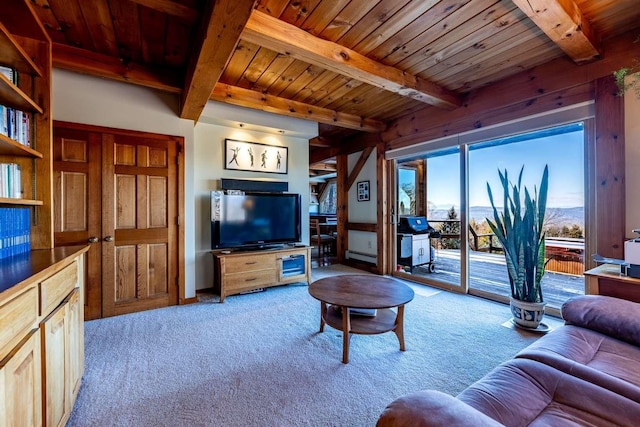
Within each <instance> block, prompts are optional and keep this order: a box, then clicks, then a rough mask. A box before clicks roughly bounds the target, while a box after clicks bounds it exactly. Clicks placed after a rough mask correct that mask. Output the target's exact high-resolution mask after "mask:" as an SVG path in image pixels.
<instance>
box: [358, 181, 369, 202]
mask: <svg viewBox="0 0 640 427" xmlns="http://www.w3.org/2000/svg"><path fill="white" fill-rule="evenodd" d="M357 191H358V194H357V196H358V197H357V198H358V201H359V202H367V201H369V181H359V182H358V184H357Z"/></svg>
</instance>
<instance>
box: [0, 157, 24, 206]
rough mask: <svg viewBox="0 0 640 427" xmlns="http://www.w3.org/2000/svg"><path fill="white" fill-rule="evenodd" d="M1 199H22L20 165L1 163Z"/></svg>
mask: <svg viewBox="0 0 640 427" xmlns="http://www.w3.org/2000/svg"><path fill="white" fill-rule="evenodd" d="M0 197H4V198H10V199H20V198H22V180H21V175H20V165H18V164H16V163H0Z"/></svg>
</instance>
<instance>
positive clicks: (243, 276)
mask: <svg viewBox="0 0 640 427" xmlns="http://www.w3.org/2000/svg"><path fill="white" fill-rule="evenodd" d="M276 276H277V275H276V269H275V268H272V269H268V270H260V271H247V272H242V273H233V274H225V276H224V279H223V280H224V283H225V291H227V292H228V291H232V290H240V289H255V288H259V287H261V286H267V285H273V284H274V283H276V282H277V277H276Z"/></svg>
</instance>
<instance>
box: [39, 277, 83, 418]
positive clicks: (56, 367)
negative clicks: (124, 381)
mask: <svg viewBox="0 0 640 427" xmlns="http://www.w3.org/2000/svg"><path fill="white" fill-rule="evenodd" d="M78 295H79V290H78V288H75V289H73V290H72V292H71V293H70V294H69V295H68V296H67V297H66V298H65V299H64V301H63V302H62V304H60V305H59V306H58V307H57V308H56V309H55V310H54V311H53V312H52V313H51V314H50V315H49V316H47V318H46V319H45V320H43V321H42V323H41V324H40V330H41V334H42V359H43V361H42V366H43V373H42V377H43V389H44V396H45V398H46V401H45V402H44V404H45V406H44V408H45V410H44V418H45V421H46V422H45V424H46V425H47V426H64V425H65V423H66V421H67V420H68V419H69V416H70V415H71V410H72V409H73V402H74V401H75V398H76V396H77V393H78V390H79V388H80V378H81V377H82V372H83V368H84V345H83V342H82V343H81V339H82V337H83V335H84V334H83V332H82V331H83V329H84V328H83V326H82V323H81V321H82V315H81V313H82V310H81V309H80V308H81V306H80V300H79V298H78Z"/></svg>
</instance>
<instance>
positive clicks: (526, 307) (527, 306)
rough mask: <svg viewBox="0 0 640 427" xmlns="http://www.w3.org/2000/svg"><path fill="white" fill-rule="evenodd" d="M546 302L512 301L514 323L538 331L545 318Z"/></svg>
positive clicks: (512, 299)
mask: <svg viewBox="0 0 640 427" xmlns="http://www.w3.org/2000/svg"><path fill="white" fill-rule="evenodd" d="M545 305H546V303H544V302H526V301H520V300H517V299H514V298H511V300H510V306H511V314H512V315H513V321H514V322H515V323H516V324H517V325H520V326H523V327H525V328H531V329H536V328H537V327H538V326H539V325H540V322H541V321H542V316H544V306H545Z"/></svg>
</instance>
